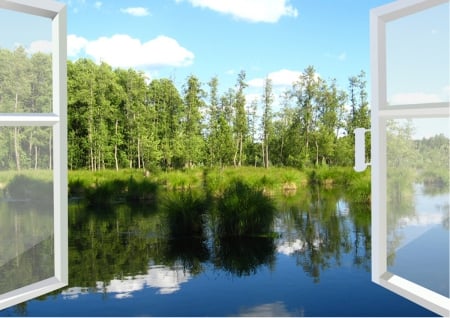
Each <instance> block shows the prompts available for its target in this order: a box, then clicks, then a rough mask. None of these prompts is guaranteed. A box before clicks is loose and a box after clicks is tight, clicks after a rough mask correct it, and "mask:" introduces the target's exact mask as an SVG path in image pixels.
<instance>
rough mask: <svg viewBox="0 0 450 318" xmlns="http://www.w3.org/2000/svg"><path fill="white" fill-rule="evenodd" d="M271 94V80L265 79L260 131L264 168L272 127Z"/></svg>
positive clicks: (267, 157) (267, 165) (266, 165)
mask: <svg viewBox="0 0 450 318" xmlns="http://www.w3.org/2000/svg"><path fill="white" fill-rule="evenodd" d="M273 99H274V97H273V93H272V80H271V79H270V78H268V77H267V78H266V80H265V82H264V92H263V96H262V102H263V117H262V129H263V147H262V148H263V153H262V155H263V161H264V167H265V168H269V144H270V138H272V132H273V125H272V117H273V114H272V104H273Z"/></svg>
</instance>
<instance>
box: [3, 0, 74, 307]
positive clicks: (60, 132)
mask: <svg viewBox="0 0 450 318" xmlns="http://www.w3.org/2000/svg"><path fill="white" fill-rule="evenodd" d="M0 8H1V9H6V10H11V11H18V12H22V13H26V14H31V15H35V16H41V17H45V18H49V19H51V20H52V45H53V49H52V89H53V92H52V97H53V98H52V103H53V105H52V108H53V109H52V113H51V114H35V113H33V114H26V113H25V114H18V113H13V114H5V113H1V114H0V127H1V126H50V127H53V193H54V195H53V197H54V199H53V224H54V228H53V234H54V276H53V277H51V278H48V279H44V280H42V281H39V282H36V283H33V284H30V285H28V286H25V287H22V288H19V289H16V290H12V291H9V292H6V293H4V294H1V295H0V310H1V309H4V308H7V307H10V306H13V305H15V304H18V303H20V302H23V301H27V300H30V299H32V298H35V297H38V296H41V295H43V294H46V293H48V292H51V291H54V290H56V289H59V288H61V287H64V286H66V285H67V284H68V225H67V220H68V219H67V205H68V199H67V75H66V74H67V64H66V59H67V58H66V55H67V29H66V28H67V27H66V20H67V13H66V6H65V5H64V4H62V3H59V2H56V1H53V0H39V1H29V0H0Z"/></svg>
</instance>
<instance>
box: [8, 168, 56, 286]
mask: <svg viewBox="0 0 450 318" xmlns="http://www.w3.org/2000/svg"><path fill="white" fill-rule="evenodd" d="M42 198H45V199H42ZM47 198H50V199H47ZM52 203H53V201H52V183H51V182H44V181H42V180H40V179H33V178H29V177H25V176H23V175H16V176H15V177H14V178H12V180H11V181H10V182H9V183H8V185H7V186H5V187H4V189H3V191H2V193H1V194H0V242H2V244H0V294H3V293H6V292H9V291H12V290H14V289H17V288H20V287H23V286H26V285H28V284H31V283H36V282H38V281H41V280H44V279H46V278H49V277H52V276H53V275H54V259H53V257H54V251H53V206H52Z"/></svg>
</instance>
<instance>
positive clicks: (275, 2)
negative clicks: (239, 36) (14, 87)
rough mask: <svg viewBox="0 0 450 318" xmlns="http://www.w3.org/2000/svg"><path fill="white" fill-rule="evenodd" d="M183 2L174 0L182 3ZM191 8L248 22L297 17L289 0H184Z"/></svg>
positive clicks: (275, 20)
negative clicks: (215, 12)
mask: <svg viewBox="0 0 450 318" xmlns="http://www.w3.org/2000/svg"><path fill="white" fill-rule="evenodd" d="M182 1H183V0H176V2H182ZM184 1H189V2H190V3H191V5H192V6H194V7H200V8H207V9H210V10H213V11H217V12H220V13H223V14H229V15H232V16H233V17H235V18H236V19H241V20H245V21H249V22H267V23H275V22H277V21H278V20H279V19H280V18H281V17H283V16H288V17H297V16H298V11H297V9H296V8H294V7H293V6H292V5H290V4H289V0H245V1H242V0H184Z"/></svg>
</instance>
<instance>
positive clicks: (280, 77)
mask: <svg viewBox="0 0 450 318" xmlns="http://www.w3.org/2000/svg"><path fill="white" fill-rule="evenodd" d="M300 75H302V73H301V72H299V71H292V70H287V69H281V70H279V71H275V72H272V73H269V74H268V75H267V77H268V78H270V79H271V80H272V85H273V86H291V85H292V84H293V83H294V82H296V81H298V79H299V77H300ZM264 81H265V78H255V79H252V80H250V81H249V82H248V85H249V86H252V87H263V86H264Z"/></svg>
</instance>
